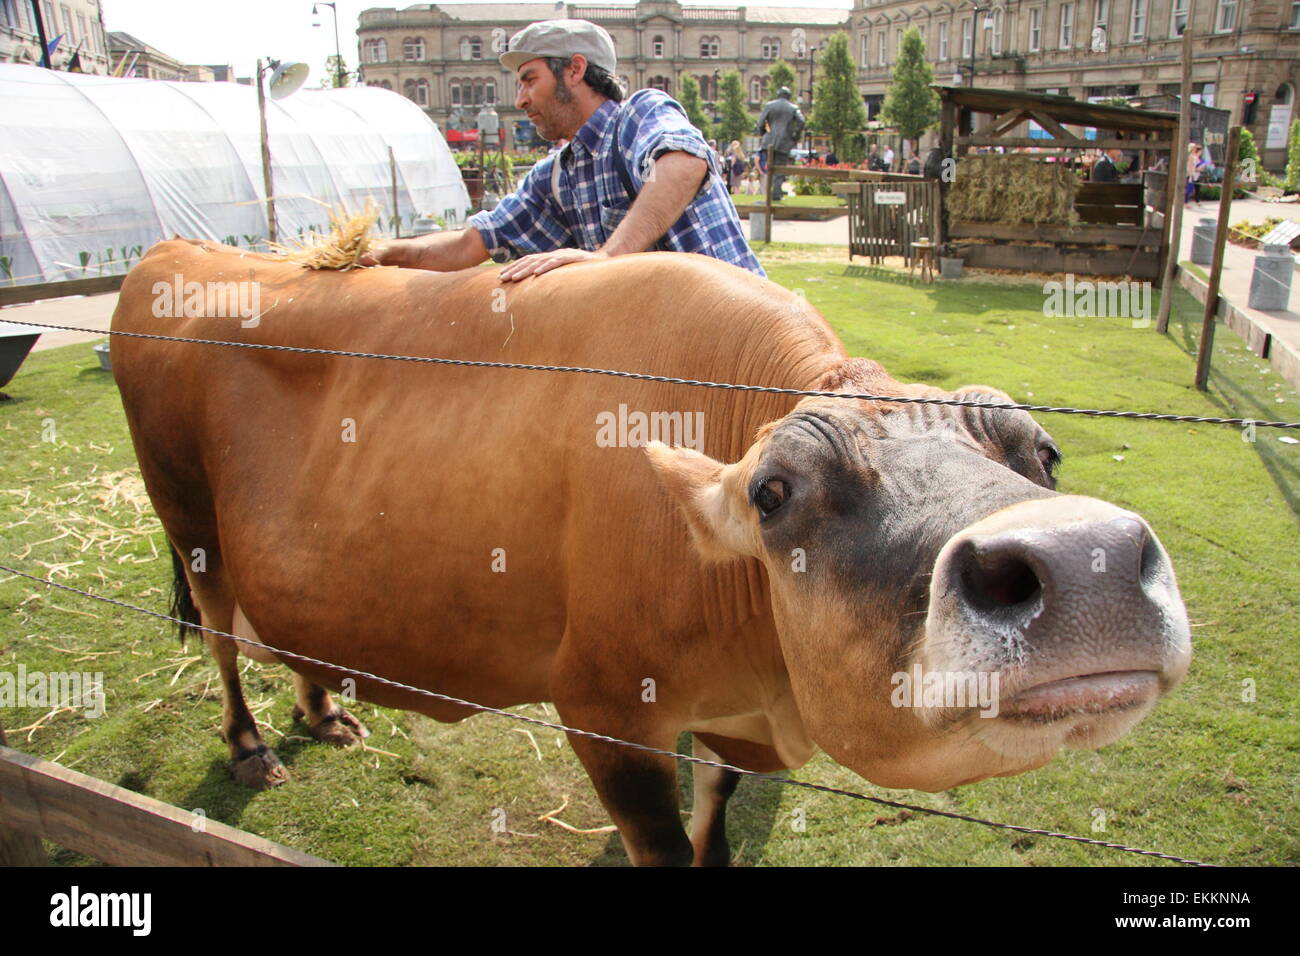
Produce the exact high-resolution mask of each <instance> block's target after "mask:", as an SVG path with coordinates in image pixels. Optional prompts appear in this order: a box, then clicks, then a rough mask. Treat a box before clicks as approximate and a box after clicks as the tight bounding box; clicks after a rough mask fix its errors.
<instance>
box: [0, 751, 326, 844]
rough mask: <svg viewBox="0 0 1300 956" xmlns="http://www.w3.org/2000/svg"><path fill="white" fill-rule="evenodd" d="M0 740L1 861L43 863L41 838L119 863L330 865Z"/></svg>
mask: <svg viewBox="0 0 1300 956" xmlns="http://www.w3.org/2000/svg"><path fill="white" fill-rule="evenodd" d="M3 744H4V730H3V728H0V866H43V865H45V864H46V863H48V862H49V861H48V859H47V857H46V855H45V851H44V849H43V847H42V846H41V842H40V841H41V840H42V839H45V840H50V841H52V842H54V843H57V844H59V845H60V846H63V847H66V848H68V849H69V850H74V851H76V852H77V853H84V854H86V855H87V856H93V857H94V858H95V859H97V860H102V861H103V862H105V863H110V864H113V865H117V866H334V865H335V864H333V863H330V862H329V861H328V860H322V859H320V858H318V857H314V856H311V855H309V854H307V853H302V852H300V851H298V850H293V849H290V848H289V847H286V846H281V845H280V844H278V843H273V842H271V841H270V840H266V839H263V838H262V837H259V836H254V835H253V834H251V833H245V832H244V831H242V830H237V829H235V828H234V827H231V826H227V825H226V824H224V823H218V822H217V821H215V820H207V819H202V818H196V816H195V814H193V813H191V812H189V811H186V810H181V809H179V808H177V807H173V806H172V805H171V804H167V803H162V802H161V801H159V800H154V799H153V798H152V797H146V796H142V795H141V794H138V793H134V792H132V791H130V790H125V789H123V788H122V787H117V786H114V785H113V784H111V783H105V782H104V781H103V780H97V779H95V778H94V777H89V776H87V775H86V774H84V773H77V772H76V771H75V770H69V769H68V768H66V767H61V766H59V765H58V764H56V763H51V762H50V761H48V760H42V759H41V758H39V757H33V756H31V755H30V754H25V753H21V752H20V751H17V750H12V749H10V748H9V747H7V746H4V745H3ZM196 820H201V825H198V826H196V825H195V824H196Z"/></svg>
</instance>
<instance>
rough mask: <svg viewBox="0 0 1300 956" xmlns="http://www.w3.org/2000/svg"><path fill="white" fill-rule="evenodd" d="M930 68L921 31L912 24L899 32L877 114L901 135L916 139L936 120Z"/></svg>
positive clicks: (935, 96) (937, 111) (934, 93)
mask: <svg viewBox="0 0 1300 956" xmlns="http://www.w3.org/2000/svg"><path fill="white" fill-rule="evenodd" d="M933 82H934V71H933V70H931V69H930V64H929V63H928V62H927V61H926V59H925V41H924V40H922V39H921V31H919V30H917V29H916V27H912V28H911V29H909V30H908V31H907V32H906V33H904V34H903V44H902V48H901V49H900V50H899V51H898V60H897V62H895V63H894V78H893V81H892V82H891V83H890V84H889V89H887V90H886V91H885V102H884V105H883V106H882V107H881V110H880V115H881V119H883V120H884V121H885V122H886V123H888V124H889V125H890V126H893V127H894V128H896V129H897V130H898V132H899V133H901V134H902V136H903V138H904V139H913V140H919V139H920V138H921V135H922V134H923V133H924V132H925V131H926V130H927V129H929V128H930V127H931V126H933V125H934V124H935V123H937V122H938V121H939V94H938V93H936V92H935V91H934V90H933V89H931V87H930V84H931V83H933Z"/></svg>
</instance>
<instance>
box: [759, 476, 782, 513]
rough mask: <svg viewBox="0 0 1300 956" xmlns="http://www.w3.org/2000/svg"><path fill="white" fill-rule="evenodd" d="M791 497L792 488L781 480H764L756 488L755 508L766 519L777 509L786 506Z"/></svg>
mask: <svg viewBox="0 0 1300 956" xmlns="http://www.w3.org/2000/svg"><path fill="white" fill-rule="evenodd" d="M788 497H790V486H789V485H788V484H787V483H786V482H785V481H784V480H782V479H780V478H764V479H763V480H762V481H760V482H759V483H758V484H757V485H755V486H754V494H753V499H754V507H756V508H757V509H758V510H759V511H761V512H762V513H763V517H764V518H766V517H767V516H768V515H770V514H771V513H772V512H773V511H775V510H776V509H777V508H779V507H781V506H782V505H783V504H785V499H786V498H788Z"/></svg>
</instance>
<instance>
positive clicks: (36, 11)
mask: <svg viewBox="0 0 1300 956" xmlns="http://www.w3.org/2000/svg"><path fill="white" fill-rule="evenodd" d="M31 6H32V16H33V17H35V18H36V36H37V37H38V38H39V39H40V41H41V66H43V67H45V69H47V70H48V69H51V66H50V41H49V40H47V39H45V18H44V17H43V16H41V5H40V3H38V2H37V0H31ZM125 55H126V54H123V56H125Z"/></svg>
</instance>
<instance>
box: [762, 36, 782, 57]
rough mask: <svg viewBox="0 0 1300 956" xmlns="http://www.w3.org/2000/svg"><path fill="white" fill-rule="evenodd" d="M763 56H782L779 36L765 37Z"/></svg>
mask: <svg viewBox="0 0 1300 956" xmlns="http://www.w3.org/2000/svg"><path fill="white" fill-rule="evenodd" d="M762 51H763V52H762V56H763V59H764V60H776V59H780V57H781V40H780V38H779V37H763V46H762Z"/></svg>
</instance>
